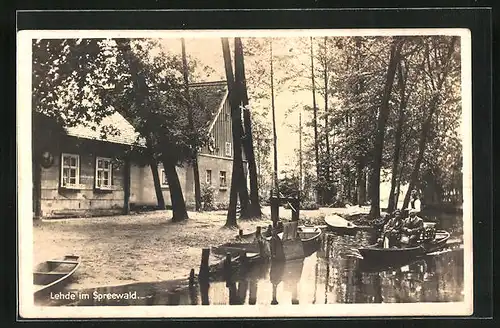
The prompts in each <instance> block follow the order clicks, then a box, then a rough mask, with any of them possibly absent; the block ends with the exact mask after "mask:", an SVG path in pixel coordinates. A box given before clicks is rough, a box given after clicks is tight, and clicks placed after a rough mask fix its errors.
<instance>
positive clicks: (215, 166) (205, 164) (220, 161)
mask: <svg viewBox="0 0 500 328" xmlns="http://www.w3.org/2000/svg"><path fill="white" fill-rule="evenodd" d="M198 167H199V171H200V182H201V184H202V185H203V183H205V182H206V172H207V170H211V171H212V186H213V187H214V188H215V202H217V203H229V189H230V186H231V176H232V172H233V161H232V159H227V158H220V157H215V156H210V155H206V154H200V155H199V157H198ZM220 171H226V185H227V187H226V188H222V187H221V186H220V183H219V174H220Z"/></svg>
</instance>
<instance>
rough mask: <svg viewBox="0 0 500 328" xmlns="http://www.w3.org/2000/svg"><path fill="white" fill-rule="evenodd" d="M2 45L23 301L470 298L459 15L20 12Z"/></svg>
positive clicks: (141, 307)
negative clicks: (10, 45) (96, 21)
mask: <svg viewBox="0 0 500 328" xmlns="http://www.w3.org/2000/svg"><path fill="white" fill-rule="evenodd" d="M17 58H18V61H17V69H18V85H17V87H18V89H17V90H18V94H17V101H18V107H17V118H18V121H17V131H18V136H17V138H18V139H17V144H18V172H19V175H18V177H19V178H18V186H19V189H18V191H19V194H18V199H19V204H20V206H19V207H18V231H19V234H18V241H19V251H18V254H19V268H18V273H19V286H18V287H19V293H18V296H19V309H20V315H21V317H22V318H120V317H127V318H131V317H159V318H187V317H307V316H314V317H318V316H319V317H339V316H344V317H345V316H346V317H350V316H352V317H358V316H387V315H390V316H426V315H438V316H446V315H470V314H472V312H473V307H472V304H473V303H472V300H473V290H472V286H473V283H472V263H473V262H472V256H473V254H472V132H471V131H472V125H471V114H472V108H471V107H472V105H471V92H472V91H471V83H472V80H471V36H470V32H469V31H468V30H466V29H391V30H384V29H372V30H368V29H367V30H363V29H357V30H354V29H353V30H224V31H213V30H207V31H189V30H184V31H171V30H170V31H158V30H154V31H77V30H75V31H72V30H64V31H21V32H19V33H18V54H17ZM174 305H175V306H174Z"/></svg>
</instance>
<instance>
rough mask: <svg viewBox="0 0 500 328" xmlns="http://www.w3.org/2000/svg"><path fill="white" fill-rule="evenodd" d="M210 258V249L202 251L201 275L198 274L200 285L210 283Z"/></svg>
mask: <svg viewBox="0 0 500 328" xmlns="http://www.w3.org/2000/svg"><path fill="white" fill-rule="evenodd" d="M209 257H210V248H203V249H202V251H201V264H200V273H199V274H198V280H199V281H200V283H202V282H208V276H209V269H208V260H209Z"/></svg>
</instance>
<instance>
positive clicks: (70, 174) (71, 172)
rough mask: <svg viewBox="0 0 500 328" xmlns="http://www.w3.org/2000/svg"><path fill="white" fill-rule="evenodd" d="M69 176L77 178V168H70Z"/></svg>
mask: <svg viewBox="0 0 500 328" xmlns="http://www.w3.org/2000/svg"><path fill="white" fill-rule="evenodd" d="M69 176H70V177H71V178H76V169H69Z"/></svg>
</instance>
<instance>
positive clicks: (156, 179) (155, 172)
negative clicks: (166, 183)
mask: <svg viewBox="0 0 500 328" xmlns="http://www.w3.org/2000/svg"><path fill="white" fill-rule="evenodd" d="M146 147H147V150H148V156H149V167H150V168H151V174H152V175H153V184H154V186H155V193H156V200H157V203H158V209H161V210H164V209H165V199H164V198H163V192H162V190H161V182H160V177H159V176H158V162H157V161H156V160H155V159H154V156H153V152H154V150H153V142H152V141H151V138H149V137H148V138H146Z"/></svg>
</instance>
